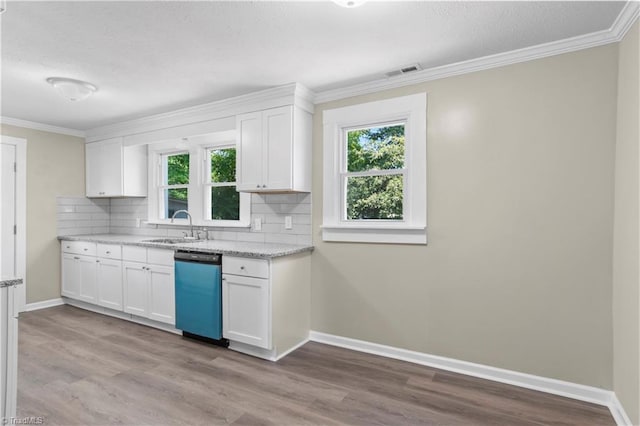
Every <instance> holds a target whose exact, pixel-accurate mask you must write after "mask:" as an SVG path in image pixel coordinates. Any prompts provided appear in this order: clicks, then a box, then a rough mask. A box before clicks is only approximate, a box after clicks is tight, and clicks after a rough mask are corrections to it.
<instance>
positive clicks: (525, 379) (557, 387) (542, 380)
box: [309, 331, 631, 426]
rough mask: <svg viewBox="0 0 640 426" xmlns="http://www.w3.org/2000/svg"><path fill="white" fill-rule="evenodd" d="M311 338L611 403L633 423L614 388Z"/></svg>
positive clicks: (622, 420) (314, 334) (317, 335)
mask: <svg viewBox="0 0 640 426" xmlns="http://www.w3.org/2000/svg"><path fill="white" fill-rule="evenodd" d="M309 340H311V341H313V342H318V343H324V344H327V345H332V346H339V347H341V348H346V349H351V350H354V351H359V352H366V353H369V354H373V355H379V356H384V357H387V358H393V359H398V360H401V361H407V362H412V363H414V364H420V365H426V366H429V367H433V368H439V369H441V370H446V371H451V372H454V373H460V374H466V375H468V376H473V377H479V378H481V379H487V380H492V381H494V382H500V383H506V384H509V385H513V386H519V387H522V388H527V389H532V390H536V391H541V392H546V393H550V394H554V395H559V396H564V397H567V398H572V399H577V400H580V401H585V402H590V403H593V404H598V405H604V406H606V407H609V409H610V410H611V415H612V416H613V418H614V419H615V421H616V423H617V424H618V425H620V426H622V425H625V426H626V425H631V422H630V420H629V417H628V416H627V415H626V413H625V411H624V409H623V408H622V405H620V402H619V401H618V398H616V396H615V394H614V393H613V392H612V391H610V390H606V389H600V388H596V387H593V386H585V385H581V384H577V383H571V382H565V381H562V380H557V379H551V378H548V377H541V376H534V375H532V374H526V373H520V372H518V371H512V370H505V369H502V368H496V367H491V366H488V365H482V364H475V363H472V362H467V361H460V360H457V359H453V358H447V357H442V356H437V355H429V354H425V353H422V352H416V351H410V350H407V349H401V348H395V347H393V346H386V345H380V344H378V343H371V342H366V341H364V340H356V339H351V338H348V337H342V336H336V335H333V334H326V333H321V332H318V331H311V332H310V333H309Z"/></svg>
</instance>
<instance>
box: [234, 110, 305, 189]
mask: <svg viewBox="0 0 640 426" xmlns="http://www.w3.org/2000/svg"><path fill="white" fill-rule="evenodd" d="M236 129H237V131H238V156H237V157H236V174H237V188H238V191H243V192H310V191H311V114H310V113H309V112H307V111H305V110H303V109H301V108H299V107H297V106H293V105H288V106H284V107H279V108H271V109H267V110H263V111H256V112H251V113H248V114H241V115H238V116H236Z"/></svg>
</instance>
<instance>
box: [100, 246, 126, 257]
mask: <svg viewBox="0 0 640 426" xmlns="http://www.w3.org/2000/svg"><path fill="white" fill-rule="evenodd" d="M97 250H98V251H97V253H98V257H102V258H105V259H122V246H120V245H118V244H98V247H97Z"/></svg>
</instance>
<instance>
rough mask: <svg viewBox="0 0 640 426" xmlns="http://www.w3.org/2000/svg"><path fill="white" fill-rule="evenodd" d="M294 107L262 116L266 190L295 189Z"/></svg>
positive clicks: (272, 111) (269, 111)
mask: <svg viewBox="0 0 640 426" xmlns="http://www.w3.org/2000/svg"><path fill="white" fill-rule="evenodd" d="M292 144H293V106H286V107H281V108H273V109H269V110H266V111H264V112H263V115H262V146H263V161H264V163H263V170H264V177H263V185H265V186H266V188H265V189H266V190H270V191H273V190H290V189H291V188H292V187H293V181H292V173H293V164H292V155H293V145H292Z"/></svg>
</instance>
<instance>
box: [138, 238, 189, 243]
mask: <svg viewBox="0 0 640 426" xmlns="http://www.w3.org/2000/svg"><path fill="white" fill-rule="evenodd" d="M197 241H198V240H195V239H190V238H154V239H152V240H142V242H143V243H156V244H184V243H195V242H197Z"/></svg>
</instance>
